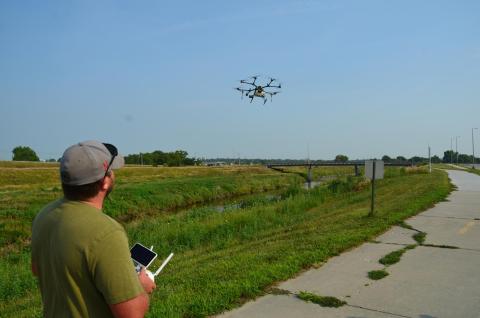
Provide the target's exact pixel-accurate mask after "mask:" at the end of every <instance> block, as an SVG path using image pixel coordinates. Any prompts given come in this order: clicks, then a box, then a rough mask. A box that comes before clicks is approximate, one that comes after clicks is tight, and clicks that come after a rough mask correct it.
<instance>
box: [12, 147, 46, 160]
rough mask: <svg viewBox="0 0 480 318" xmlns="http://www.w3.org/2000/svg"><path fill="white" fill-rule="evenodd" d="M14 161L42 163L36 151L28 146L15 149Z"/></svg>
mask: <svg viewBox="0 0 480 318" xmlns="http://www.w3.org/2000/svg"><path fill="white" fill-rule="evenodd" d="M12 153H13V158H12V160H13V161H40V159H39V158H38V156H37V154H36V153H35V151H33V149H32V148H30V147H27V146H25V147H24V146H18V147H15V148H13V150H12Z"/></svg>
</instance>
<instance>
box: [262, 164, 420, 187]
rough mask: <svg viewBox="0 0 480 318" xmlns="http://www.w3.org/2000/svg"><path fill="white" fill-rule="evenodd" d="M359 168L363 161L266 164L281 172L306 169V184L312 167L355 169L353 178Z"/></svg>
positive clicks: (394, 165) (358, 173) (397, 165)
mask: <svg viewBox="0 0 480 318" xmlns="http://www.w3.org/2000/svg"><path fill="white" fill-rule="evenodd" d="M360 166H365V161H348V162H337V161H325V162H306V163H272V164H267V165H266V167H267V168H269V169H273V170H277V171H283V170H281V169H279V168H281V167H307V169H308V171H307V182H311V181H312V167H355V176H359V175H360V169H359V167H360ZM384 166H385V167H410V166H412V167H413V166H414V164H413V162H412V163H409V162H384Z"/></svg>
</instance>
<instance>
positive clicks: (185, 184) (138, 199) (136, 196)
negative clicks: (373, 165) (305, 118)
mask: <svg viewBox="0 0 480 318" xmlns="http://www.w3.org/2000/svg"><path fill="white" fill-rule="evenodd" d="M301 182H302V180H301V178H300V177H297V176H294V175H284V174H276V175H270V174H268V175H255V174H251V175H245V174H240V175H235V174H234V175H228V174H227V175H220V176H205V177H183V178H181V177H178V178H172V179H161V180H158V181H151V182H145V183H120V184H118V185H117V186H116V188H115V191H113V192H112V194H111V196H110V200H107V201H106V202H105V207H104V211H105V213H107V214H109V215H110V216H112V217H115V218H116V219H117V220H119V221H121V222H124V223H125V222H131V221H133V220H138V219H141V218H145V217H150V216H158V215H161V214H167V213H168V212H169V211H173V210H175V209H179V208H185V207H189V206H192V205H195V204H200V203H205V202H210V201H215V200H223V199H228V198H231V197H235V196H242V195H247V194H252V193H261V192H265V191H276V190H279V189H284V188H287V187H288V186H290V185H292V184H300V183H301ZM61 196H62V192H61V189H60V188H59V187H58V186H53V187H41V188H35V189H33V188H32V189H30V190H29V191H9V192H7V194H6V195H4V196H2V197H0V229H1V230H2V234H0V255H4V252H3V251H4V250H5V248H7V250H8V249H9V248H11V247H12V246H16V248H19V246H24V245H25V244H28V239H29V236H30V227H31V222H32V220H33V218H34V216H35V215H36V213H38V211H39V210H40V209H41V208H42V207H43V206H44V205H45V204H47V203H48V202H50V201H52V200H55V199H57V198H60V197H61Z"/></svg>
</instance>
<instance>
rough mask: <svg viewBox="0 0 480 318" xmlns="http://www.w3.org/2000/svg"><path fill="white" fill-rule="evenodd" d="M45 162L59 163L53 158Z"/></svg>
mask: <svg viewBox="0 0 480 318" xmlns="http://www.w3.org/2000/svg"><path fill="white" fill-rule="evenodd" d="M45 162H57V160H55V159H53V158H50V159H47V160H45Z"/></svg>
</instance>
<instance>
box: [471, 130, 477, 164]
mask: <svg viewBox="0 0 480 318" xmlns="http://www.w3.org/2000/svg"><path fill="white" fill-rule="evenodd" d="M474 129H477V130H478V128H472V168H473V169H475V141H474V139H473V130H474Z"/></svg>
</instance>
